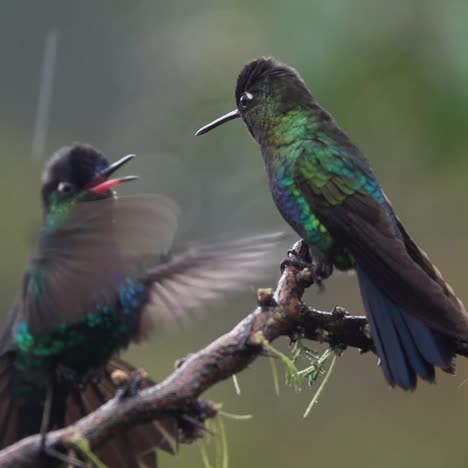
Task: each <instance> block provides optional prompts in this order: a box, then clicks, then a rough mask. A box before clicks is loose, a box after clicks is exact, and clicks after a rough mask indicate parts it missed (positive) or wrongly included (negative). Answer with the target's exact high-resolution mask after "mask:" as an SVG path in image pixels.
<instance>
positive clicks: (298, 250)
mask: <svg viewBox="0 0 468 468" xmlns="http://www.w3.org/2000/svg"><path fill="white" fill-rule="evenodd" d="M312 266H313V262H312V257H311V255H310V249H309V246H308V245H307V244H306V243H305V241H303V240H300V241H299V242H296V243H295V244H294V246H293V248H292V249H290V250H288V253H287V256H286V258H285V259H283V261H282V262H281V264H280V270H281V273H283V272H284V270H285V269H286V267H294V268H297V269H298V270H304V269H305V268H311V267H312Z"/></svg>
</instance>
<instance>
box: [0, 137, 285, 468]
mask: <svg viewBox="0 0 468 468" xmlns="http://www.w3.org/2000/svg"><path fill="white" fill-rule="evenodd" d="M131 158H132V156H127V157H125V158H122V159H121V160H119V161H118V162H116V163H114V164H112V165H110V164H109V163H108V162H107V160H106V159H105V158H104V156H103V155H102V154H101V153H99V152H98V151H96V150H95V149H94V148H92V147H90V146H88V145H79V144H78V145H74V146H71V147H65V148H63V149H61V150H60V151H58V152H57V153H56V154H55V155H54V156H53V157H52V158H51V160H50V161H49V162H48V164H47V166H46V168H45V170H44V173H43V177H42V202H43V208H44V221H43V225H42V228H41V231H40V234H39V239H38V242H37V247H36V251H35V253H34V255H33V257H32V260H31V262H30V265H29V267H28V269H27V271H26V273H25V275H24V278H23V287H22V290H21V292H20V294H19V297H18V299H17V301H16V302H15V304H14V306H13V307H12V309H11V311H10V313H9V315H8V317H7V321H6V324H5V327H4V329H3V333H2V335H1V336H0V427H1V428H2V431H0V449H1V448H3V447H5V446H7V445H9V444H11V443H13V442H15V441H16V440H18V439H20V438H21V437H23V436H26V435H29V434H34V433H37V432H38V431H39V429H40V428H41V420H42V418H43V415H44V413H45V411H44V408H46V405H45V402H46V396H47V395H53V397H52V399H51V400H52V406H51V411H50V420H49V424H48V426H47V429H51V428H58V427H61V426H63V424H65V423H66V422H68V423H70V422H73V420H75V419H77V418H79V417H81V416H83V415H85V414H87V413H88V412H90V411H93V410H94V409H96V407H97V406H99V405H100V404H102V403H103V402H104V401H106V400H108V399H109V398H111V397H112V396H113V395H114V393H115V391H116V383H114V382H113V380H112V378H111V377H112V372H113V371H114V370H116V369H123V370H124V371H125V372H126V373H131V372H133V371H134V369H133V368H132V367H131V366H130V365H129V364H128V363H125V362H124V361H122V360H120V359H118V357H117V355H118V353H119V352H120V351H122V350H124V349H125V348H127V347H128V346H129V344H130V343H131V342H137V343H138V342H140V341H142V340H145V339H147V338H148V337H149V336H150V335H151V334H152V333H153V332H155V331H157V330H159V329H160V328H162V327H164V326H165V325H167V324H168V323H171V322H174V321H176V322H177V321H184V320H187V318H188V317H189V315H190V313H191V312H192V311H193V310H194V309H195V310H196V309H197V308H199V307H200V306H201V305H203V304H204V303H206V302H208V301H212V300H214V299H216V298H217V297H219V296H220V295H222V294H224V293H225V292H228V291H233V290H237V289H239V288H243V287H244V286H246V285H247V284H250V282H251V281H252V280H254V279H255V278H256V277H257V276H258V275H261V274H263V273H265V272H266V271H267V269H268V268H269V265H270V264H271V259H270V258H269V257H268V256H267V253H268V252H270V251H271V249H272V248H273V247H274V246H275V245H276V243H277V241H278V239H279V236H278V235H277V234H270V235H265V236H256V237H247V238H245V239H241V240H237V241H235V242H233V243H229V242H226V243H218V244H214V245H212V244H207V245H202V244H200V245H192V246H191V247H190V248H189V249H186V250H182V251H180V252H178V253H176V252H173V249H172V248H171V244H172V241H173V238H174V235H175V231H176V228H177V215H178V210H177V207H176V206H175V204H174V203H173V202H172V201H171V200H168V199H167V198H165V197H162V196H150V195H140V196H132V197H123V198H118V197H117V196H116V194H115V193H114V191H113V190H112V189H113V187H115V186H116V185H118V184H120V183H121V182H125V181H128V180H133V179H134V177H133V176H127V177H123V178H119V179H109V176H110V175H111V174H112V173H113V172H114V171H115V170H116V169H118V168H119V167H120V166H121V165H122V164H124V163H125V162H127V161H129V160H130V159H131ZM145 382H146V385H150V384H152V383H153V382H152V381H151V380H150V379H147V380H146V381H145ZM158 423H159V426H156V425H153V424H148V425H145V426H139V427H137V428H135V429H132V430H131V431H130V432H129V433H128V434H126V435H125V436H124V437H123V438H119V439H116V440H113V441H112V442H111V444H110V445H109V447H108V448H107V449H106V448H104V449H103V452H102V456H103V457H104V460H105V461H106V463H107V464H108V465H109V466H112V467H136V466H137V461H138V456H139V454H140V452H142V451H147V450H148V449H151V448H154V446H157V447H161V448H166V449H168V448H171V449H172V442H173V441H168V440H167V438H166V437H164V435H163V433H162V432H161V431H160V428H161V427H162V428H163V429H164V431H165V433H167V434H169V435H172V436H173V437H176V436H177V425H176V420H175V419H174V418H172V417H168V418H165V419H164V420H163V421H159V422H158ZM5 428H6V429H5ZM145 461H146V463H147V464H148V466H152V467H154V466H155V463H156V462H155V458H154V453H151V457H150V459H146V460H145Z"/></svg>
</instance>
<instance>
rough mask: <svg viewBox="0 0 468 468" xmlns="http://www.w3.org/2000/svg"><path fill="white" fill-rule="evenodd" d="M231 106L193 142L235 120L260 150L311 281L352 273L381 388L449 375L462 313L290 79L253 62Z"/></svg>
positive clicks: (344, 139)
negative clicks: (312, 271)
mask: <svg viewBox="0 0 468 468" xmlns="http://www.w3.org/2000/svg"><path fill="white" fill-rule="evenodd" d="M235 99H236V105H237V108H236V109H235V110H234V111H232V112H230V113H228V114H226V115H225V116H223V117H220V118H218V119H217V120H215V121H213V122H212V123H210V124H208V125H206V126H204V127H202V128H201V129H200V130H199V131H198V132H197V135H201V134H203V133H206V132H208V131H210V130H212V129H213V128H215V127H218V126H219V125H221V124H223V123H225V122H228V121H229V120H233V119H237V118H239V117H240V118H242V120H243V121H244V122H245V124H246V125H247V128H248V130H249V132H250V134H251V135H252V136H253V138H254V139H255V140H256V142H257V143H258V144H259V146H260V148H261V153H262V156H263V160H264V163H265V168H266V173H267V176H268V181H269V185H270V189H271V193H272V195H273V199H274V201H275V204H276V206H277V208H278V209H279V211H280V213H281V214H282V216H283V217H284V219H285V220H286V221H287V222H288V223H289V224H290V225H291V226H292V228H293V229H294V230H295V231H296V232H297V233H298V234H299V235H300V236H301V237H302V238H303V239H304V240H305V241H306V242H307V243H308V245H309V246H310V249H311V252H312V254H313V256H314V257H315V258H317V259H318V269H319V273H320V274H322V275H324V276H327V274H331V272H332V271H333V268H337V269H338V270H351V269H354V270H355V271H356V272H357V278H358V282H359V287H360V290H361V296H362V300H363V303H364V308H365V310H366V312H367V317H368V320H369V325H370V330H371V334H372V337H373V340H374V343H375V349H376V352H377V354H378V356H379V358H380V364H381V366H382V369H383V372H384V374H385V377H386V379H387V381H388V383H389V384H390V385H392V386H399V387H401V388H403V389H405V390H412V389H414V388H416V384H417V377H420V378H422V379H424V380H427V381H429V382H434V379H435V371H434V368H435V367H439V368H441V369H443V370H445V371H447V372H453V357H454V356H453V351H452V346H453V341H454V340H453V337H466V336H468V314H467V312H466V310H465V308H464V306H463V304H462V303H461V302H460V300H459V299H458V298H457V297H456V296H455V294H454V292H453V290H452V288H451V287H450V286H449V285H448V284H447V283H446V282H445V281H444V279H443V278H442V276H441V274H440V272H439V271H438V270H437V268H435V267H434V265H432V263H431V262H430V260H429V259H428V257H427V255H426V254H425V253H424V252H423V251H422V250H421V249H420V248H419V247H418V246H417V245H416V244H415V243H414V241H413V240H412V239H411V237H410V236H409V234H408V233H407V232H406V230H405V228H404V227H403V225H402V223H401V221H400V220H399V219H398V217H397V215H396V214H395V211H394V209H393V207H392V205H391V204H390V201H389V200H388V198H387V197H386V196H385V194H384V192H383V190H382V189H381V187H380V185H379V183H378V182H377V179H376V177H375V175H374V172H373V170H372V168H371V167H370V164H369V162H368V161H367V159H366V158H365V157H364V155H363V154H362V153H361V151H360V150H359V149H358V148H357V147H356V145H354V143H353V142H352V141H351V139H350V138H349V137H348V136H347V135H346V134H345V133H344V132H343V131H342V130H341V129H340V128H339V127H338V125H337V123H336V121H335V120H334V118H333V117H332V116H331V115H330V114H329V113H328V112H327V111H326V110H325V109H323V108H322V107H321V106H320V105H319V104H318V102H317V100H316V99H315V98H314V97H313V96H312V94H311V92H310V91H309V89H308V87H307V85H306V84H305V82H304V81H303V79H302V78H301V76H300V75H299V73H298V72H297V71H296V70H294V69H293V68H291V67H289V66H287V65H285V64H283V63H280V62H279V61H277V60H275V59H274V58H257V59H255V60H253V61H252V62H250V63H248V64H247V65H246V66H245V67H244V68H243V69H242V71H241V73H240V75H239V77H238V80H237V85H236V90H235ZM324 272H325V274H324Z"/></svg>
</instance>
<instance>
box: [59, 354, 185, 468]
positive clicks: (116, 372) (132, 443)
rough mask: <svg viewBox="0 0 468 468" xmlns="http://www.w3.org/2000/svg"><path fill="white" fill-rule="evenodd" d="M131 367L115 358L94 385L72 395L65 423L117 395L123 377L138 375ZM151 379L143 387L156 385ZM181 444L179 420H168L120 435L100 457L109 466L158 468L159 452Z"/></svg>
mask: <svg viewBox="0 0 468 468" xmlns="http://www.w3.org/2000/svg"><path fill="white" fill-rule="evenodd" d="M136 371H137V369H135V368H134V367H133V366H132V365H131V364H129V363H128V362H126V361H124V360H122V359H120V358H113V359H112V360H111V361H110V362H109V364H108V365H107V366H106V369H105V372H104V375H103V376H100V379H99V380H97V381H96V382H90V383H89V384H88V385H86V387H85V388H84V389H83V390H82V391H75V392H73V393H71V394H70V395H69V398H68V400H67V406H66V408H67V409H66V414H65V424H66V425H69V424H71V423H73V422H74V421H76V420H78V419H80V418H82V417H83V416H86V415H87V414H89V413H91V412H92V411H94V410H96V409H97V408H98V407H99V406H101V405H102V404H103V403H105V402H106V401H108V400H110V399H111V398H113V397H114V396H115V393H116V391H117V389H118V387H119V382H118V380H119V377H120V376H121V375H122V376H130V375H131V374H132V373H134V372H136ZM154 384H155V382H154V381H153V380H151V379H150V378H148V377H144V378H142V380H141V381H140V388H144V387H149V386H152V385H154ZM176 441H177V421H176V420H175V419H174V418H171V417H165V418H162V419H159V420H157V421H153V422H151V423H145V424H142V425H140V426H137V427H134V428H132V429H130V430H129V431H127V432H126V433H125V434H119V435H118V436H117V437H115V438H114V439H112V440H110V441H109V442H108V443H107V444H105V445H104V446H103V447H102V448H100V449H99V450H98V451H97V455H98V456H99V458H100V459H101V460H102V461H103V462H104V463H105V464H106V465H107V466H109V467H112V468H114V467H116V468H128V467H130V468H138V467H140V466H145V467H148V468H156V467H157V466H158V463H157V455H156V451H155V449H161V450H164V451H166V452H169V453H172V454H174V453H175V450H176Z"/></svg>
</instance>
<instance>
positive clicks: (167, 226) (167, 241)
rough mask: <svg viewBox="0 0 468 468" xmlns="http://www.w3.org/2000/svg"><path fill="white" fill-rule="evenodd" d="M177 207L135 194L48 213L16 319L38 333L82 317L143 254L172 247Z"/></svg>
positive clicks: (134, 270) (113, 289)
mask: <svg viewBox="0 0 468 468" xmlns="http://www.w3.org/2000/svg"><path fill="white" fill-rule="evenodd" d="M177 213H178V210H177V207H176V205H175V204H174V203H173V202H172V201H171V200H169V199H167V198H164V197H162V196H134V197H124V198H118V199H106V200H98V201H92V202H91V201H90V202H80V203H78V204H76V205H75V206H73V207H72V208H71V209H70V210H69V212H67V213H66V216H62V215H61V214H60V213H59V214H58V215H56V216H53V217H51V218H48V219H46V222H45V227H44V228H43V232H42V234H41V237H40V240H39V245H38V248H37V251H36V254H35V256H34V258H33V260H32V262H31V264H30V267H29V269H28V272H27V274H26V276H25V279H24V283H23V294H22V304H21V307H19V308H18V310H20V311H21V313H20V317H18V319H17V321H18V320H19V321H21V320H24V321H26V323H27V324H28V330H29V331H30V332H31V333H32V334H33V335H34V334H38V333H43V332H47V331H49V330H52V329H54V328H56V327H57V326H58V325H61V324H65V323H67V324H70V323H76V322H79V321H82V320H84V319H85V318H86V317H87V315H88V314H89V313H90V312H92V311H93V310H95V307H96V304H99V303H100V302H102V301H104V302H109V298H110V299H111V300H112V299H113V298H114V297H118V296H117V294H118V288H119V286H121V284H122V282H123V281H124V280H125V279H126V278H127V277H128V276H134V275H136V274H137V272H139V271H141V268H142V266H141V264H140V263H141V261H142V259H147V258H148V256H149V255H151V256H152V257H153V258H154V257H157V256H158V255H164V254H166V253H167V252H168V250H169V248H170V245H171V244H172V241H173V237H174V234H175V232H176V228H177Z"/></svg>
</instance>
